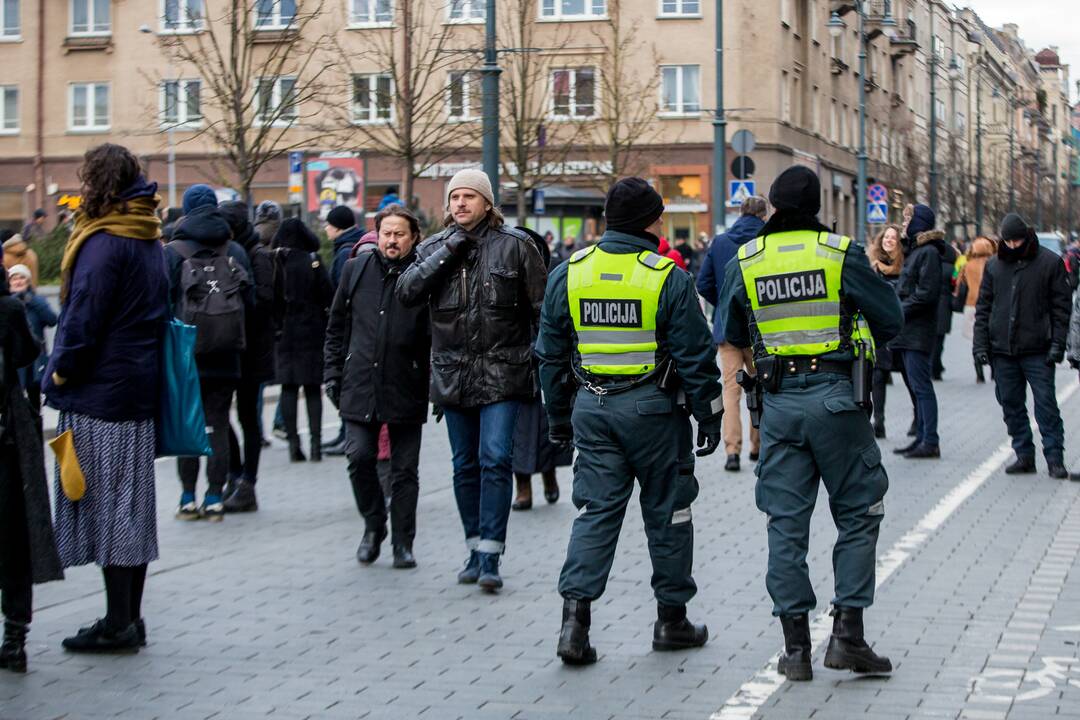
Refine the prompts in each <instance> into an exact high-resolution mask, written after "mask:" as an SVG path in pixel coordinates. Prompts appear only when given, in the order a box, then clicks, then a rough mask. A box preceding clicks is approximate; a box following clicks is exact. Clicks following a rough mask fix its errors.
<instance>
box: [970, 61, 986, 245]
mask: <svg viewBox="0 0 1080 720" xmlns="http://www.w3.org/2000/svg"><path fill="white" fill-rule="evenodd" d="M968 107H970V105H969V106H968ZM975 123H976V125H975V234H976V235H981V234H982V231H983V157H982V151H983V146H982V137H983V125H982V64H981V63H980V64H979V65H978V66H976V68H975Z"/></svg>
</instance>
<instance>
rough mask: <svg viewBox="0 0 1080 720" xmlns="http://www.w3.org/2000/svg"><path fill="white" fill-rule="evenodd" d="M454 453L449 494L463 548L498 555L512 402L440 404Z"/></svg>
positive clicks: (506, 515)
mask: <svg viewBox="0 0 1080 720" xmlns="http://www.w3.org/2000/svg"><path fill="white" fill-rule="evenodd" d="M443 411H444V413H445V415H446V430H447V433H448V434H449V436H450V449H451V451H452V452H453V454H454V497H455V498H456V499H457V506H458V514H460V515H461V524H462V526H464V528H465V545H466V546H467V547H468V549H469V550H477V551H479V552H483V553H496V554H501V553H502V551H503V548H504V547H505V546H506V524H507V521H508V520H509V519H510V503H511V502H512V498H513V482H512V478H513V470H512V465H511V458H512V456H513V452H514V426H515V425H516V424H517V413H518V402H517V401H516V400H508V401H505V402H499V403H493V404H491V405H483V406H481V407H475V408H452V407H445V408H443Z"/></svg>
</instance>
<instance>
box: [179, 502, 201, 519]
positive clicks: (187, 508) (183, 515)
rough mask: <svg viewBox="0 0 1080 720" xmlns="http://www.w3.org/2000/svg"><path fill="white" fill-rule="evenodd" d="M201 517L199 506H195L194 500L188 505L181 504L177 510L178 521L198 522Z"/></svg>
mask: <svg viewBox="0 0 1080 720" xmlns="http://www.w3.org/2000/svg"><path fill="white" fill-rule="evenodd" d="M199 517H200V515H199V506H198V505H196V504H195V501H194V500H192V501H191V502H187V503H181V504H180V507H179V508H177V510H176V519H177V520H188V521H191V520H198V519H199Z"/></svg>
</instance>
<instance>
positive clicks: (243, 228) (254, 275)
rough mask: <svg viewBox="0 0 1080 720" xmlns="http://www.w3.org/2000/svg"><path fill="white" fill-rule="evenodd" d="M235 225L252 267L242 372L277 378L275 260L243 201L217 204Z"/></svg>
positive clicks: (247, 377) (259, 379)
mask: <svg viewBox="0 0 1080 720" xmlns="http://www.w3.org/2000/svg"><path fill="white" fill-rule="evenodd" d="M218 208H219V209H220V210H221V212H222V214H223V215H224V216H225V220H226V222H228V223H229V227H231V228H232V232H233V241H234V242H236V243H237V244H238V245H240V246H241V247H242V248H244V252H245V253H246V254H247V259H248V263H249V264H250V266H251V282H252V286H253V292H252V303H251V307H250V308H249V309H248V310H247V312H246V313H245V315H244V339H245V341H246V344H245V347H244V352H243V354H242V355H241V356H240V364H241V374H242V376H243V380H244V382H247V383H269V382H273V381H274V314H273V313H274V260H273V257H272V256H271V254H270V249H269V248H268V247H266V245H264V244H263V242H262V240H261V239H260V238H259V236H258V235H257V234H256V233H255V229H254V228H253V227H252V225H251V221H249V220H248V206H247V203H243V202H229V203H222V204H221V205H219V206H218Z"/></svg>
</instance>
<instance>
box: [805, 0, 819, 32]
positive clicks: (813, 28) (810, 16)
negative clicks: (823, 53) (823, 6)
mask: <svg viewBox="0 0 1080 720" xmlns="http://www.w3.org/2000/svg"><path fill="white" fill-rule="evenodd" d="M807 1H808V2H809V7H808V8H807V11H806V16H807V24H808V25H809V26H810V40H811V41H812V42H814V43H817V42H819V40H820V37H821V36H820V35H818V7H817V0H807Z"/></svg>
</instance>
